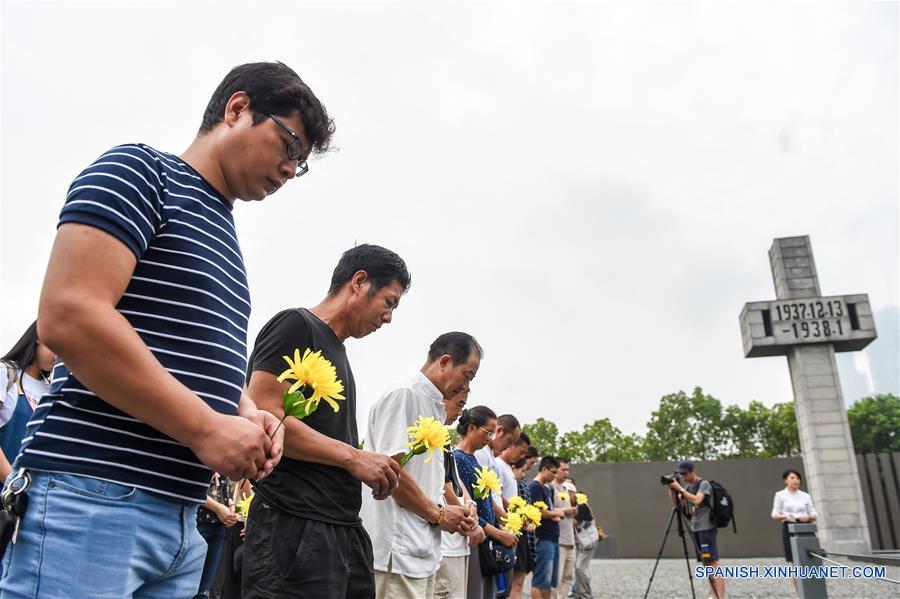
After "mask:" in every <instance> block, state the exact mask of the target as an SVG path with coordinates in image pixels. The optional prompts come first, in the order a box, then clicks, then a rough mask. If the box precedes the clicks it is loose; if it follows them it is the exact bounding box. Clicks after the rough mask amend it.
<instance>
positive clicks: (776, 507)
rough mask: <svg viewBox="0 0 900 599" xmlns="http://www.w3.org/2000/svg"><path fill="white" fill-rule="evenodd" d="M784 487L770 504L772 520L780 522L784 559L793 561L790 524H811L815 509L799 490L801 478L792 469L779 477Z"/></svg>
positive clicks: (807, 495) (808, 497)
mask: <svg viewBox="0 0 900 599" xmlns="http://www.w3.org/2000/svg"><path fill="white" fill-rule="evenodd" d="M781 478H782V480H784V484H785V487H784V488H783V489H782V490H780V491H778V492H777V493H775V501H774V502H773V504H772V519H773V520H778V521H780V522H782V525H781V536H782V539H783V540H784V559H786V560H787V561H789V562H793V561H794V557H793V555H791V538H790V535H789V534H788V523H790V522H813V521H814V520H815V519H816V508H815V506H813V502H812V497H810V496H809V494H808V493H804V492H803V491H801V490H800V482H801V481H802V480H803V477H801V476H800V473H799V472H797V471H796V470H794V469H788V470H785V471H784V474H782V475H781Z"/></svg>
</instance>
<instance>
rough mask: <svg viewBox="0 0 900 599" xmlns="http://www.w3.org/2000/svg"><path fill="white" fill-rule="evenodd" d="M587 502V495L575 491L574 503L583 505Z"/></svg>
mask: <svg viewBox="0 0 900 599" xmlns="http://www.w3.org/2000/svg"><path fill="white" fill-rule="evenodd" d="M587 502H588V498H587V495H585V494H584V493H575V503H577V504H578V505H584V504H585V503H587Z"/></svg>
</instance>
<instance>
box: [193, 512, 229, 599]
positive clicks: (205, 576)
mask: <svg viewBox="0 0 900 599" xmlns="http://www.w3.org/2000/svg"><path fill="white" fill-rule="evenodd" d="M197 531H198V532H199V533H200V536H201V537H203V539H204V540H205V541H206V546H207V547H206V559H205V560H204V562H203V573H202V574H201V575H200V587H199V588H198V589H197V594H198V595H200V596H201V597H202V596H205V595H206V594H207V593H209V588H210V586H212V580H213V576H214V575H215V573H216V566H218V564H219V556H221V555H222V545H223V543H224V542H225V525H224V524H222V523H221V522H198V523H197Z"/></svg>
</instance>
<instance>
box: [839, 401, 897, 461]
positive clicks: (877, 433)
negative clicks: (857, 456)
mask: <svg viewBox="0 0 900 599" xmlns="http://www.w3.org/2000/svg"><path fill="white" fill-rule="evenodd" d="M847 418H848V420H849V421H850V434H851V435H852V436H853V448H854V449H855V450H856V453H890V452H893V451H900V397H897V396H896V395H893V394H879V395H874V396H872V397H864V398H862V399H860V400H859V401H856V402H854V404H853V405H852V406H850V408H849V409H848V410H847Z"/></svg>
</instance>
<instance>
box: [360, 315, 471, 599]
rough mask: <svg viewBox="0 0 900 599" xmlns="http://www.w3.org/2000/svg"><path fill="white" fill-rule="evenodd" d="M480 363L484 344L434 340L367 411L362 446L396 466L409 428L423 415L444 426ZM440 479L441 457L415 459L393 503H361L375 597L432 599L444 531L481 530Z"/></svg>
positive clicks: (451, 336) (452, 336)
mask: <svg viewBox="0 0 900 599" xmlns="http://www.w3.org/2000/svg"><path fill="white" fill-rule="evenodd" d="M481 357H482V350H481V346H480V345H478V342H477V341H476V340H475V338H474V337H472V336H471V335H469V334H467V333H460V332H452V333H444V334H443V335H441V336H439V337H438V338H437V339H435V340H434V342H433V343H432V344H431V347H430V348H429V349H428V356H427V358H426V360H425V365H424V366H422V368H421V369H420V370H419V371H418V372H417V373H416V374H414V375H413V376H412V377H410V378H409V379H407V380H406V381H404V382H402V383H401V384H399V385H397V386H395V387H393V388H392V389H390V390H388V392H387V393H385V394H384V395H383V396H382V397H381V399H379V400H378V401H377V402H375V404H374V405H373V406H372V408H371V410H370V411H369V420H368V426H367V431H368V433H367V439H366V446H367V448H368V449H370V450H371V451H375V452H378V453H382V454H384V455H388V456H391V457H392V458H393V459H394V460H396V461H397V462H398V463H399V461H400V459H401V458H402V457H403V455H404V454H405V453H406V452H407V451H408V447H407V446H406V443H407V442H408V441H409V436H408V434H407V428H408V427H410V426H412V425H413V424H415V423H416V421H417V420H418V419H419V418H420V417H424V418H428V417H431V418H434V419H435V420H436V421H437V422H438V423H440V424H441V425H443V424H444V423H445V422H446V421H447V408H446V402H447V401H449V400H451V399H452V398H455V397H457V396H459V395H460V394H464V395H463V397H465V396H467V395H468V392H469V385H470V384H471V382H472V379H474V378H475V375H476V373H477V372H478V367H479V366H480V365H481ZM457 415H458V413H457ZM455 419H456V418H454V420H455ZM446 424H450V422H446ZM445 481H446V472H445V470H444V460H443V456H441V455H435V456H433V457H432V459H431V460H430V461H429V460H428V459H427V456H424V455H421V456H413V457H412V459H410V460H409V461H408V462H407V463H406V466H405V467H404V469H403V476H402V477H401V478H400V483H399V484H398V485H397V489H396V490H394V494H393V495H392V496H391V497H389V498H388V499H386V500H384V501H376V500H375V499H374V498H372V497H371V496H364V497H363V509H362V512H361V516H362V520H363V525H364V526H365V527H366V530H367V531H368V533H369V536H370V537H371V538H372V549H373V552H374V556H375V584H376V588H377V592H376V597H377V598H378V599H382V598H395V599H401V598H403V599H430V598H431V597H432V596H433V594H434V590H435V573H436V572H437V570H438V567H439V566H440V563H441V531H445V532H448V533H460V535H466V534H467V533H469V532H472V531H473V530H474V529H475V528H476V527H477V526H478V518H477V516H476V514H475V505H474V504H470V505H468V506H465V505H459V504H449V503H448V502H447V501H446V499H445V497H444V484H445ZM463 538H464V539H466V537H463Z"/></svg>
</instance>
